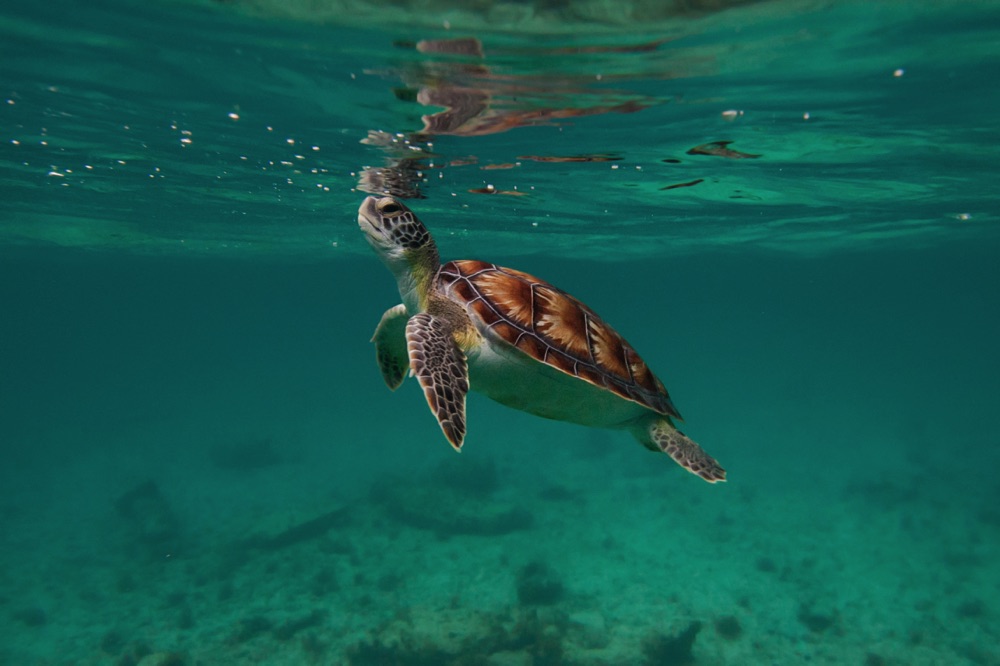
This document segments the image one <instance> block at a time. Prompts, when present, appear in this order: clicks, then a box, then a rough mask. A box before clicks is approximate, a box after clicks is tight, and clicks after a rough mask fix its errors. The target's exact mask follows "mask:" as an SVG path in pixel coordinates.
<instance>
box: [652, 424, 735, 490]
mask: <svg viewBox="0 0 1000 666" xmlns="http://www.w3.org/2000/svg"><path fill="white" fill-rule="evenodd" d="M639 439H640V441H642V443H643V444H645V445H646V446H647V447H648V448H651V449H653V450H654V451H655V450H657V449H659V450H660V451H663V452H664V453H666V454H667V455H668V456H670V457H671V458H673V459H674V462H676V463H677V464H678V465H680V466H681V467H683V468H684V469H686V470H687V471H689V472H691V473H692V474H697V475H698V476H700V477H701V478H703V479H705V480H706V481H708V482H709V483H716V482H717V481H725V480H726V470H724V469H723V468H722V465H720V464H719V462H718V461H717V460H716V459H715V458H713V457H712V456H710V455H708V454H707V453H705V450H704V449H703V448H701V447H700V446H698V445H697V444H696V443H695V442H694V441H693V440H691V439H690V438H689V437H688V436H687V435H685V434H684V433H682V432H681V431H680V430H678V429H677V428H675V427H674V426H673V424H671V423H670V421H668V420H667V419H665V418H659V419H656V420H655V421H653V422H652V423H651V424H650V425H649V430H648V436H647V437H646V438H643V437H641V436H640V437H639ZM647 442H649V444H647ZM650 444H652V446H650ZM654 447H655V448H654Z"/></svg>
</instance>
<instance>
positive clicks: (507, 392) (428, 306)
mask: <svg viewBox="0 0 1000 666" xmlns="http://www.w3.org/2000/svg"><path fill="white" fill-rule="evenodd" d="M358 225H359V226H360V227H361V230H362V231H363V232H364V233H365V237H366V238H367V239H368V242H369V244H370V245H371V246H372V247H373V248H374V249H375V252H376V253H378V255H379V258H381V260H382V261H383V263H385V265H386V266H387V267H388V268H389V270H390V271H392V273H393V275H395V277H396V282H397V283H398V285H399V294H400V296H401V297H402V299H403V302H402V303H400V304H399V305H396V306H393V307H391V308H389V309H388V310H386V312H385V314H383V315H382V320H381V321H380V322H379V324H378V327H377V328H376V329H375V335H374V336H373V337H372V342H374V343H375V355H376V360H377V361H378V366H379V369H380V370H381V371H382V378H383V379H384V380H385V383H386V384H387V385H388V386H389V388H390V389H393V390H395V389H396V388H398V387H399V385H400V384H401V383H402V382H403V378H404V377H405V375H406V371H407V369H409V371H410V374H411V375H414V376H416V378H417V380H418V381H419V382H420V386H421V387H422V388H423V390H424V396H425V397H426V398H427V404H428V405H429V406H430V408H431V412H433V413H434V416H435V417H437V420H438V423H439V424H440V426H441V430H442V431H444V435H445V437H446V438H447V439H448V441H449V442H450V443H451V445H452V446H453V447H454V448H455V450H461V448H462V442H463V440H464V439H465V396H466V393H467V392H468V391H469V389H470V388H473V389H475V390H477V391H479V392H481V393H484V394H485V395H487V396H489V397H490V398H492V399H493V400H496V401H497V402H499V403H502V404H504V405H508V406H510V407H513V408H515V409H520V410H522V411H525V412H530V413H532V414H536V415H538V416H542V417H545V418H549V419H555V420H559V421H569V422H571V423H579V424H582V425H587V426H594V427H600V428H617V429H624V430H629V431H631V432H632V433H633V434H634V435H635V437H636V438H637V439H638V440H639V442H640V443H642V444H643V445H644V446H645V447H646V448H648V449H650V450H652V451H663V452H664V453H666V454H668V455H669V456H670V457H671V458H673V459H674V460H675V461H676V462H677V463H678V464H679V465H680V466H681V467H684V468H685V469H687V470H688V471H690V472H693V473H694V474H697V475H698V476H700V477H701V478H703V479H705V480H706V481H708V482H709V483H715V482H716V481H725V479H726V472H725V470H724V469H722V467H721V466H720V465H719V463H718V462H716V460H715V459H714V458H712V457H711V456H710V455H708V454H707V453H705V451H704V450H702V448H701V447H700V446H698V445H697V444H696V443H695V442H693V441H692V440H690V439H689V438H688V437H687V436H685V435H684V434H683V433H681V432H680V431H679V430H677V428H676V427H675V426H674V419H680V414H679V413H678V412H677V409H676V408H675V407H674V405H673V403H672V402H671V400H670V396H669V395H668V394H667V390H666V388H664V386H663V383H662V382H660V380H659V379H657V378H656V376H655V375H653V373H652V372H651V371H650V369H649V368H648V367H647V366H646V363H645V362H644V361H643V360H642V359H641V358H640V357H639V354H637V353H636V351H635V350H634V349H632V347H631V346H630V345H629V344H628V343H627V342H626V341H625V340H624V339H623V338H622V337H621V336H620V335H619V334H618V333H616V332H615V331H614V330H613V329H612V328H611V327H610V326H608V325H607V324H606V323H604V320H602V319H601V318H600V317H599V316H597V314H596V313H595V312H594V311H593V310H591V309H590V308H588V307H587V306H586V305H584V304H583V303H581V302H580V301H578V300H576V299H575V298H573V297H572V296H570V295H569V294H567V293H565V292H563V291H560V290H559V289H556V288H555V287H553V286H552V285H550V284H548V283H547V282H544V281H542V280H539V279H538V278H536V277H533V276H531V275H528V274H527V273H522V272H521V271H516V270H512V269H510V268H503V267H501V266H497V265H495V264H490V263H487V262H484V261H475V260H461V261H449V262H448V263H446V264H444V265H442V264H441V262H440V259H439V257H438V250H437V246H436V245H435V244H434V239H433V238H431V235H430V233H429V232H428V231H427V228H426V227H425V226H424V225H423V223H422V222H421V221H420V220H419V219H417V216H416V215H414V214H413V211H411V210H410V209H409V208H407V207H406V205H405V204H403V203H402V202H400V201H399V200H398V199H396V198H394V197H389V196H385V197H374V196H370V197H368V198H366V199H365V200H364V202H362V204H361V207H360V209H359V210H358Z"/></svg>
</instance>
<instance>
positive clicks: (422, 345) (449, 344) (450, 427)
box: [406, 312, 469, 451]
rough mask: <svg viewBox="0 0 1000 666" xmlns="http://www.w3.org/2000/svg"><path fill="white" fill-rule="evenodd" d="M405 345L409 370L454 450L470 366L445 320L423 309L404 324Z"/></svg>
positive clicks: (462, 434) (461, 427) (459, 441)
mask: <svg viewBox="0 0 1000 666" xmlns="http://www.w3.org/2000/svg"><path fill="white" fill-rule="evenodd" d="M406 347H407V350H408V351H409V354H410V373H411V374H413V375H415V376H416V378H417V381H419V382H420V386H421V387H422V388H423V389H424V397H425V398H427V404H428V405H429V406H430V408H431V411H432V412H433V413H434V416H435V417H437V420H438V423H439V424H440V425H441V430H442V431H444V436H445V437H447V438H448V441H449V442H450V443H451V445H452V446H453V447H455V450H456V451H460V450H461V449H462V441H463V440H464V439H465V394H466V393H468V392H469V368H468V366H467V364H466V360H465V353H464V352H462V350H461V349H459V347H458V345H457V344H456V342H455V337H454V334H453V331H452V329H451V326H450V325H449V324H448V323H447V321H446V320H444V319H441V318H438V317H434V316H433V315H430V314H428V313H426V312H422V313H420V314H418V315H414V316H413V317H411V318H410V321H409V322H408V323H407V324H406Z"/></svg>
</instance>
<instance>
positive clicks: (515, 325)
mask: <svg viewBox="0 0 1000 666" xmlns="http://www.w3.org/2000/svg"><path fill="white" fill-rule="evenodd" d="M438 279H439V286H440V287H441V289H442V290H444V291H445V292H446V293H449V294H451V296H452V297H453V298H455V299H457V300H458V301H461V302H464V304H465V305H466V307H467V308H468V310H469V313H470V314H471V315H473V316H475V317H477V318H478V319H479V320H480V321H481V322H482V325H483V326H485V327H486V328H488V329H489V330H490V331H491V332H492V333H493V335H494V337H496V338H499V339H500V340H503V341H505V342H507V343H508V344H511V345H513V346H514V347H516V348H518V349H520V350H521V351H522V352H524V353H525V354H527V355H528V356H530V357H532V358H534V359H536V360H538V361H539V362H542V363H545V364H547V365H549V366H552V367H553V368H556V369H558V370H561V371H562V372H565V373H566V374H569V375H573V376H575V377H578V378H580V379H582V380H583V381H586V382H589V383H591V384H593V385H595V386H598V387H600V388H604V389H607V390H609V391H611V392H613V393H615V394H616V395H619V396H621V397H622V398H625V399H626V400H632V401H633V402H637V403H639V404H641V405H645V406H646V407H649V408H650V409H652V410H653V411H656V412H658V413H660V414H666V415H669V416H674V417H677V418H680V414H678V413H677V409H676V408H675V407H674V405H673V403H672V402H671V401H670V396H669V395H668V394H667V390H666V389H665V388H664V387H663V384H662V383H661V382H660V380H659V379H657V378H656V376H655V375H654V374H653V373H652V371H650V369H649V367H648V366H647V365H646V363H645V362H644V361H643V360H642V358H641V357H640V356H639V354H638V353H636V351H635V350H634V349H633V348H632V347H631V345H629V344H628V342H626V341H625V340H624V339H623V338H622V337H621V336H620V335H619V334H618V333H617V332H616V331H615V330H614V329H613V328H611V327H610V326H608V325H607V324H606V323H604V320H602V319H601V318H600V317H599V316H598V315H597V314H596V313H595V312H594V311H593V310H591V309H590V308H588V307H587V306H586V305H584V304H583V303H581V302H580V301H578V300H576V299H575V298H573V297H572V296H570V295H569V294H567V293H565V292H563V291H560V290H559V289H556V288H555V287H553V286H552V285H550V284H548V283H546V282H543V281H542V280H539V279H538V278H536V277H534V276H532V275H528V274H527V273H522V272H521V271H516V270H513V269H510V268H503V267H501V266H496V265H494V264H488V263H486V262H482V261H450V262H448V263H447V264H445V265H444V266H442V267H441V270H440V271H439V273H438Z"/></svg>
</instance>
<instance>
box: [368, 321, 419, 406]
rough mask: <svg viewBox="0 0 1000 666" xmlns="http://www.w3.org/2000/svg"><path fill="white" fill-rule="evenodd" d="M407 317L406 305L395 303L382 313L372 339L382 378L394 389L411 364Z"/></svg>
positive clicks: (400, 382) (401, 380) (397, 386)
mask: <svg viewBox="0 0 1000 666" xmlns="http://www.w3.org/2000/svg"><path fill="white" fill-rule="evenodd" d="M406 319H407V313H406V306H405V305H403V304H402V303H400V304H399V305H394V306H393V307H391V308H389V309H388V310H386V311H385V314H383V315H382V319H381V320H380V321H379V323H378V326H377V327H376V328H375V334H374V335H373V336H372V340H371V341H372V342H374V343H375V360H376V361H377V362H378V369H379V370H380V371H381V372H382V379H384V380H385V385H386V386H388V387H389V388H390V389H392V390H393V391H395V390H396V389H398V388H399V385H400V384H402V383H403V378H404V377H406V368H407V366H409V364H410V363H409V360H408V359H407V357H406Z"/></svg>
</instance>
